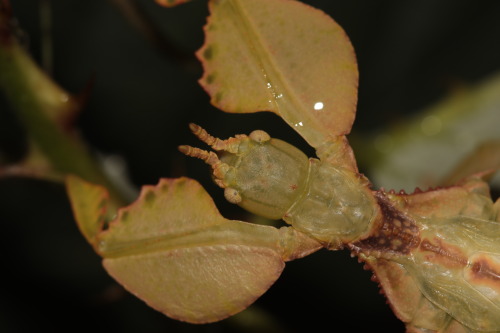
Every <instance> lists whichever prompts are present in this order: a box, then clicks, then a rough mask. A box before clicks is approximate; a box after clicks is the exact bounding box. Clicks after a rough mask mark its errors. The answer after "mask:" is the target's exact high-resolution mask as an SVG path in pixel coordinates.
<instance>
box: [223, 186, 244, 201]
mask: <svg viewBox="0 0 500 333" xmlns="http://www.w3.org/2000/svg"><path fill="white" fill-rule="evenodd" d="M224 197H225V198H226V200H227V201H229V202H230V203H233V204H237V203H240V202H241V195H240V193H239V192H238V191H237V190H236V189H234V188H231V187H226V188H225V189H224Z"/></svg>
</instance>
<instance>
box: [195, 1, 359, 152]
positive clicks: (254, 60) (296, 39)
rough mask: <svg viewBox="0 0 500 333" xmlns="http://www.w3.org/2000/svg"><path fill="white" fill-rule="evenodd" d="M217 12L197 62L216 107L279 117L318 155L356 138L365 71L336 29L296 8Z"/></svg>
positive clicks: (243, 5)
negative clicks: (324, 147)
mask: <svg viewBox="0 0 500 333" xmlns="http://www.w3.org/2000/svg"><path fill="white" fill-rule="evenodd" d="M210 12H211V15H210V17H209V20H208V23H207V25H206V26H205V33H206V40H205V44H204V45H203V47H202V48H201V49H200V50H199V51H198V53H197V55H198V57H199V58H200V60H201V61H202V63H203V66H204V70H205V72H204V75H203V77H202V78H201V80H200V83H201V84H202V86H203V87H204V88H205V89H206V90H207V92H208V93H209V94H210V96H211V102H212V103H213V104H214V105H215V106H217V107H219V108H220V109H222V110H223V111H226V112H234V113H246V112H257V111H272V112H274V113H276V114H278V115H279V116H281V117H282V118H283V119H284V120H285V121H286V122H287V123H288V124H289V125H290V126H291V127H292V128H294V129H295V130H296V131H297V132H299V134H301V135H302V136H303V137H304V138H305V139H306V141H307V142H309V144H311V145H312V146H313V147H318V146H320V145H321V144H323V143H325V142H328V141H330V140H331V137H332V136H339V135H345V134H348V133H349V131H350V129H351V126H352V123H353V121H354V116H355V111H356V101H357V85H358V71H357V64H356V58H355V55H354V51H353V48H352V45H351V43H350V42H349V39H348V37H347V36H346V34H345V32H344V31H343V30H342V28H341V27H340V26H339V25H338V24H337V23H335V21H333V20H332V19H331V18H330V17H329V16H327V15H326V14H324V13H323V12H321V11H319V10H317V9H314V8H312V7H309V6H307V5H305V4H303V3H300V2H296V1H289V0H220V1H211V2H210Z"/></svg>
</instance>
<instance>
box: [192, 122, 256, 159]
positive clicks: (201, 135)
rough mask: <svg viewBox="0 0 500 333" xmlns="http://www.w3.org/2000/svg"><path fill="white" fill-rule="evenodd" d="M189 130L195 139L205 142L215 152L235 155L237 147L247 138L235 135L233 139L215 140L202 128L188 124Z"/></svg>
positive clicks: (242, 135)
mask: <svg viewBox="0 0 500 333" xmlns="http://www.w3.org/2000/svg"><path fill="white" fill-rule="evenodd" d="M189 129H190V130H191V132H193V134H194V135H196V137H198V139H200V140H201V141H203V142H205V143H206V144H207V145H209V146H210V147H212V149H213V150H217V151H220V150H223V151H227V152H229V153H233V154H236V153H237V152H238V147H239V145H240V143H241V141H242V140H243V139H245V138H247V136H246V135H244V134H239V135H236V136H235V137H234V138H229V139H227V140H221V139H219V138H216V137H214V136H212V135H210V134H208V132H207V131H206V130H205V129H204V128H202V127H201V126H198V125H196V124H193V123H190V124H189Z"/></svg>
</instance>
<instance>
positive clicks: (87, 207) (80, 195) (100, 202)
mask: <svg viewBox="0 0 500 333" xmlns="http://www.w3.org/2000/svg"><path fill="white" fill-rule="evenodd" d="M66 191H67V192H68V196H69V199H70V202H71V207H72V209H73V214H74V215H75V219H76V221H77V223H78V228H79V229H80V231H81V232H82V234H83V235H84V236H85V238H86V239H87V241H88V242H89V243H90V244H91V245H92V246H93V247H94V249H95V250H96V251H97V252H99V240H98V235H99V233H100V232H101V231H102V229H103V227H104V223H105V218H106V213H107V209H108V206H109V195H108V192H107V191H106V189H105V188H104V187H102V186H100V185H94V184H91V183H88V182H86V181H84V180H82V179H81V178H79V177H77V176H72V175H70V176H68V177H67V178H66Z"/></svg>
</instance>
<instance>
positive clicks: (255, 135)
mask: <svg viewBox="0 0 500 333" xmlns="http://www.w3.org/2000/svg"><path fill="white" fill-rule="evenodd" d="M249 137H250V139H252V140H253V141H255V142H258V143H262V142H266V141H269V140H271V136H270V135H269V134H267V133H266V132H264V131H262V130H255V131H253V132H252V133H250V135H249Z"/></svg>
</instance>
